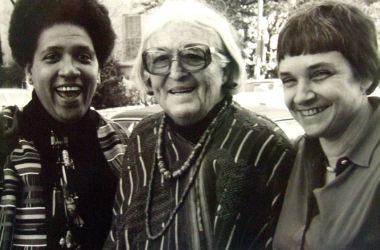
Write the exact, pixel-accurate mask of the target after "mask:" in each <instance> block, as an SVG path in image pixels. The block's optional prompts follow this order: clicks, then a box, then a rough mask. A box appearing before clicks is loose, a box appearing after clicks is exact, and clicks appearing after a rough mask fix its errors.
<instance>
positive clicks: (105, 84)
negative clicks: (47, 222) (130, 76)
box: [92, 59, 142, 109]
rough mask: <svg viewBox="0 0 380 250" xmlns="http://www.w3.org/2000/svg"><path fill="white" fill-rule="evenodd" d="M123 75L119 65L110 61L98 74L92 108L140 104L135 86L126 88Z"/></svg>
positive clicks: (138, 92) (112, 60)
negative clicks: (98, 78)
mask: <svg viewBox="0 0 380 250" xmlns="http://www.w3.org/2000/svg"><path fill="white" fill-rule="evenodd" d="M126 82H127V81H125V79H124V75H123V74H122V73H121V72H120V70H119V64H118V62H117V61H116V60H115V59H111V60H110V61H109V62H108V63H107V64H106V65H105V66H104V67H103V68H102V69H101V73H100V83H99V84H98V87H97V90H96V92H95V95H94V98H93V100H92V106H93V107H94V108H96V109H104V108H113V107H121V106H127V105H136V104H140V103H141V102H142V101H141V97H140V96H141V93H140V91H139V90H138V89H137V88H136V87H135V86H128V84H126Z"/></svg>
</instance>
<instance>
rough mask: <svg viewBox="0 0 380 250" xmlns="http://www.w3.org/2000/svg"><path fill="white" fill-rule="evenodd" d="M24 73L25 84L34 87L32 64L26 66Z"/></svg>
mask: <svg viewBox="0 0 380 250" xmlns="http://www.w3.org/2000/svg"><path fill="white" fill-rule="evenodd" d="M24 73H25V82H26V83H28V84H30V85H33V81H32V65H31V64H30V63H28V64H26V66H25V68H24Z"/></svg>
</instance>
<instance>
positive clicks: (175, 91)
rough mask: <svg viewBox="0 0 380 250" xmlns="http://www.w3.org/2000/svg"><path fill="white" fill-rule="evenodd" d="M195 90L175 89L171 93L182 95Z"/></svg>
mask: <svg viewBox="0 0 380 250" xmlns="http://www.w3.org/2000/svg"><path fill="white" fill-rule="evenodd" d="M193 89H194V88H187V89H175V90H170V91H169V92H170V93H172V94H182V93H188V92H191V91H193Z"/></svg>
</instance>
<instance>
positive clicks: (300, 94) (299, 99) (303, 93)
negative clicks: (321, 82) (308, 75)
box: [293, 80, 315, 104]
mask: <svg viewBox="0 0 380 250" xmlns="http://www.w3.org/2000/svg"><path fill="white" fill-rule="evenodd" d="M313 98H315V93H314V91H313V90H312V88H311V86H310V84H309V82H308V81H305V80H300V81H299V82H298V84H297V89H296V93H295V96H294V99H293V101H294V103H296V104H303V103H305V102H308V101H310V100H312V99H313Z"/></svg>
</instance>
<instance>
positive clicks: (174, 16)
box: [108, 1, 294, 249]
mask: <svg viewBox="0 0 380 250" xmlns="http://www.w3.org/2000/svg"><path fill="white" fill-rule="evenodd" d="M148 20H149V21H150V22H149V23H148V24H147V29H146V30H145V34H144V35H143V40H142V45H141V48H140V52H139V54H138V57H137V63H136V67H135V72H136V73H137V78H138V80H139V82H140V83H141V84H142V85H143V86H144V87H145V88H146V89H147V91H148V93H151V94H153V95H154V97H155V98H156V100H157V101H158V103H159V104H160V106H161V107H162V108H163V112H160V113H157V114H154V115H152V116H150V117H147V118H145V119H144V120H143V121H141V122H140V123H139V125H138V126H137V127H136V128H135V130H134V131H133V133H132V135H131V137H130V140H129V141H128V142H129V144H128V149H127V152H126V157H125V161H124V168H123V173H122V179H121V181H120V184H119V189H118V192H117V195H116V201H115V208H114V212H115V220H114V225H113V229H112V232H111V233H110V236H109V241H108V248H110V249H114V248H116V247H118V249H249V248H253V249H258V248H264V247H270V246H271V235H272V233H273V231H274V226H275V223H276V221H277V217H278V213H279V209H280V207H281V202H282V199H283V193H284V189H285V185H286V179H287V176H288V173H289V171H290V166H291V165H292V159H293V157H294V153H293V150H292V148H291V146H290V145H289V143H288V141H287V139H286V137H285V136H284V135H283V134H282V132H275V130H276V131H279V130H278V127H277V126H276V125H275V124H274V123H272V122H271V121H269V120H267V119H266V118H264V117H262V116H259V115H256V114H253V113H251V112H249V111H248V110H245V109H243V108H241V107H240V106H238V105H237V104H236V103H234V102H233V101H232V93H233V92H234V91H235V90H236V89H237V87H238V86H239V85H240V84H241V82H242V81H243V80H244V78H243V76H244V66H243V63H242V58H241V55H240V51H239V48H238V45H237V43H236V42H235V40H234V36H233V34H234V33H232V31H231V27H230V25H229V23H228V22H227V21H226V20H225V19H224V18H223V17H222V16H220V15H219V14H217V13H216V12H215V11H214V10H212V9H210V8H208V7H206V6H205V5H202V4H200V3H197V2H184V1H182V2H166V3H164V4H163V5H162V6H161V8H160V9H158V10H157V12H156V13H155V14H154V15H152V16H150V18H149V19H148Z"/></svg>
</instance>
